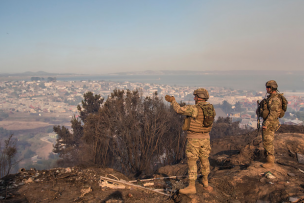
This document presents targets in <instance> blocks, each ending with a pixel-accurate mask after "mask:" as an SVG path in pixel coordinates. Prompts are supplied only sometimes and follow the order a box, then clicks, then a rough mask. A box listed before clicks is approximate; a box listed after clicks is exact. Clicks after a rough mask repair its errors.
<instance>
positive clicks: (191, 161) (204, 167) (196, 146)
mask: <svg viewBox="0 0 304 203" xmlns="http://www.w3.org/2000/svg"><path fill="white" fill-rule="evenodd" d="M210 151H211V147H210V139H209V138H205V139H196V138H187V145H186V156H187V162H188V174H189V180H196V179H197V164H196V161H197V160H198V159H200V168H201V171H200V172H201V174H202V175H203V176H205V175H207V176H208V174H209V173H210V164H209V159H208V158H209V154H210Z"/></svg>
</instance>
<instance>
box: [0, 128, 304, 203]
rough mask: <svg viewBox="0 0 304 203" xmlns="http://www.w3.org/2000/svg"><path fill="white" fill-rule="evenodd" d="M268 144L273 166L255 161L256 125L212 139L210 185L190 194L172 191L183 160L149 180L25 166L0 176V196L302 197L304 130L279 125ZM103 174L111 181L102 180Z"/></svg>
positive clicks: (259, 149) (182, 181)
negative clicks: (286, 129) (273, 156)
mask: <svg viewBox="0 0 304 203" xmlns="http://www.w3.org/2000/svg"><path fill="white" fill-rule="evenodd" d="M274 145H275V151H276V164H275V167H274V168H271V169H265V168H263V167H261V164H262V163H263V162H264V155H263V153H264V150H263V145H262V136H261V134H259V136H257V133H256V131H255V132H253V133H250V134H246V135H239V136H230V137H226V138H224V139H216V140H213V141H212V153H211V155H210V164H211V173H210V175H209V183H210V186H211V187H212V188H213V190H211V191H207V190H204V188H203V187H202V186H201V185H200V183H199V181H197V182H196V186H197V194H195V195H188V196H186V195H181V194H179V193H178V190H179V189H181V188H183V187H186V186H187V182H188V181H187V178H186V175H187V165H186V163H180V164H177V165H172V166H165V167H162V168H160V169H159V170H158V172H157V174H155V175H154V176H153V177H152V178H151V180H147V181H142V180H141V181H140V180H138V181H135V182H134V181H133V182H132V181H131V182H130V180H129V179H128V178H127V177H126V176H124V175H123V174H121V173H119V172H117V171H115V170H113V169H109V168H107V169H104V168H98V167H86V168H84V167H71V168H59V169H58V168H57V169H51V170H46V171H35V170H25V171H23V172H20V173H18V174H11V175H9V176H6V177H4V178H2V179H1V182H0V196H1V197H0V198H2V200H0V201H2V202H153V203H158V202H168V203H169V202H172V203H173V202H181V203H186V202H230V203H239V202H241V203H243V202H245V203H251V202H252V203H256V202H259V203H267V202H304V164H301V163H299V160H298V158H299V157H300V156H301V155H303V154H304V134H302V133H297V132H293V133H282V132H280V131H279V132H278V133H277V134H276V136H275V142H274ZM172 176H177V177H172ZM101 177H102V178H101ZM103 177H107V178H110V179H112V180H114V181H113V182H111V181H108V182H106V181H105V180H104V178H103ZM116 181H120V183H119V184H118V183H117V182H116ZM132 184H133V185H132ZM145 188H150V190H149V189H145ZM152 189H153V191H152ZM155 189H158V190H155Z"/></svg>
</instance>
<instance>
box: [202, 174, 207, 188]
mask: <svg viewBox="0 0 304 203" xmlns="http://www.w3.org/2000/svg"><path fill="white" fill-rule="evenodd" d="M201 182H202V184H203V186H204V187H208V186H209V184H208V176H203V177H202V179H201Z"/></svg>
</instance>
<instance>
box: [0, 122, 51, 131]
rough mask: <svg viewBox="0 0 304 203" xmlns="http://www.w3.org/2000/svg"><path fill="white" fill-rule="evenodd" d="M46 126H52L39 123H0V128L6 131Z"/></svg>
mask: <svg viewBox="0 0 304 203" xmlns="http://www.w3.org/2000/svg"><path fill="white" fill-rule="evenodd" d="M46 126H52V124H49V123H45V122H39V121H29V122H27V121H10V120H7V121H0V127H2V128H4V129H6V130H29V129H35V128H41V127H46Z"/></svg>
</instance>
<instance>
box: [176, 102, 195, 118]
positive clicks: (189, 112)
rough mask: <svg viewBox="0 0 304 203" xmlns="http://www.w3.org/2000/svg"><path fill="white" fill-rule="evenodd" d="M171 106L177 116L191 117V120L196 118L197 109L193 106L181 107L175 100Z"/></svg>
mask: <svg viewBox="0 0 304 203" xmlns="http://www.w3.org/2000/svg"><path fill="white" fill-rule="evenodd" d="M171 105H172V107H173V109H174V111H175V112H176V113H178V114H182V115H184V116H191V117H192V118H196V117H197V115H198V109H197V108H196V106H195V105H186V106H183V107H181V106H180V105H179V104H178V103H177V102H176V101H175V100H173V101H172V102H171Z"/></svg>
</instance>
